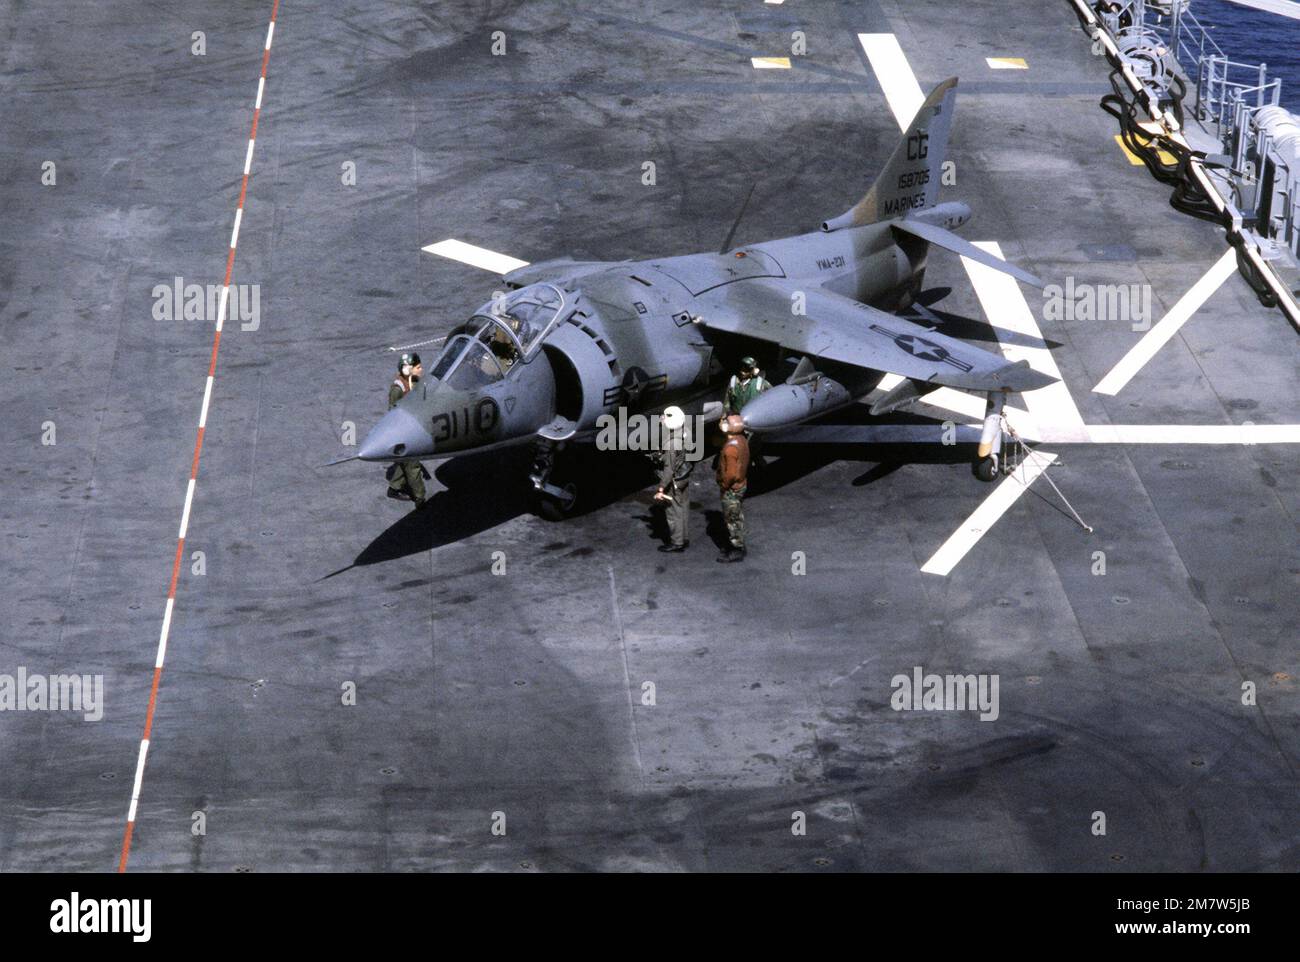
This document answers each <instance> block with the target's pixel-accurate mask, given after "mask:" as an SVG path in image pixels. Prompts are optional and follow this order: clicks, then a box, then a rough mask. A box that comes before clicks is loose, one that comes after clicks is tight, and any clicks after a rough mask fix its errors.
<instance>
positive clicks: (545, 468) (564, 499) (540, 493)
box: [528, 437, 578, 521]
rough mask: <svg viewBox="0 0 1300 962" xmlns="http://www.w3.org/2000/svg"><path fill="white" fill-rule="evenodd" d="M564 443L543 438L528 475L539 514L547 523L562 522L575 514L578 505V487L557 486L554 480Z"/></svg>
mask: <svg viewBox="0 0 1300 962" xmlns="http://www.w3.org/2000/svg"><path fill="white" fill-rule="evenodd" d="M563 444H564V443H563V442H562V441H560V442H557V441H552V440H551V439H549V438H545V437H543V438H541V439H540V440H539V441H538V442H537V453H536V454H535V455H534V457H533V468H532V470H531V471H530V472H529V474H528V480H529V481H531V482H532V485H533V493H534V497H535V499H536V502H537V503H536V508H537V513H538V514H539V515H541V516H542V517H543V518H545V519H546V520H547V521H562V520H564V519H565V518H566V517H568V516H569V515H570V514H572V513H573V509H574V507H575V506H576V505H577V503H578V486H577V485H576V484H574V483H573V482H572V481H568V482H565V483H564V484H556V483H555V481H554V480H553V478H552V475H553V473H554V471H555V461H556V455H557V454H558V453H559V451H560V449H561V448H562V447H563Z"/></svg>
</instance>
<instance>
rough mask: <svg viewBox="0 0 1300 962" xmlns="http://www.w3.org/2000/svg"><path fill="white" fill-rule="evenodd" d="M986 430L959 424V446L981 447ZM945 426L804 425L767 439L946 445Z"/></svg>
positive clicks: (838, 442) (975, 425)
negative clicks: (979, 444) (983, 431)
mask: <svg viewBox="0 0 1300 962" xmlns="http://www.w3.org/2000/svg"><path fill="white" fill-rule="evenodd" d="M982 429H983V428H982V426H981V425H978V424H959V425H957V429H956V442H957V443H958V444H978V443H979V439H980V432H981V431H982ZM943 432H944V428H943V425H942V424H804V425H798V426H796V427H793V428H785V429H783V430H781V431H775V432H773V433H772V434H768V435H764V438H765V439H766V440H767V441H768V442H769V443H771V444H942V443H943Z"/></svg>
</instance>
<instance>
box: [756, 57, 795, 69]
mask: <svg viewBox="0 0 1300 962" xmlns="http://www.w3.org/2000/svg"><path fill="white" fill-rule="evenodd" d="M749 62H750V64H752V65H753V67H754V69H755V70H789V69H790V58H789V57H750V58H749Z"/></svg>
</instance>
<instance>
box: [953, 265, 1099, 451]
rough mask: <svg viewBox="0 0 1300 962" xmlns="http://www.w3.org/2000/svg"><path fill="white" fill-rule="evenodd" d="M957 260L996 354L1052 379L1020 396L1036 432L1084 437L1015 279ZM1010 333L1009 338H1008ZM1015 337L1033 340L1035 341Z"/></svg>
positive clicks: (1076, 411)
mask: <svg viewBox="0 0 1300 962" xmlns="http://www.w3.org/2000/svg"><path fill="white" fill-rule="evenodd" d="M975 246H976V247H978V248H980V249H981V250H985V251H988V252H989V253H990V254H993V255H994V256H996V257H1000V258H1001V257H1002V247H1001V246H1000V245H999V244H998V243H997V242H996V241H976V242H975ZM1003 259H1004V260H1005V258H1003ZM961 263H962V266H963V267H964V268H966V273H967V275H969V277H970V282H971V286H972V287H974V288H975V294H976V296H977V297H978V298H979V301H980V306H981V307H982V308H983V309H984V314H985V316H987V317H988V319H989V321H990V322H991V323H992V324H993V331H994V333H995V334H997V336H998V340H999V341H1001V342H1002V353H1003V354H1004V355H1006V358H1007V360H1009V361H1028V362H1029V366H1030V367H1032V368H1033V369H1034V370H1035V371H1041V372H1042V373H1044V374H1047V375H1049V376H1051V377H1054V378H1057V383H1055V384H1049V385H1048V386H1047V387H1044V388H1039V389H1038V390H1036V391H1027V392H1026V393H1024V394H1022V395H1021V397H1022V398H1024V401H1025V407H1026V408H1028V409H1029V414H1030V416H1031V417H1032V418H1033V420H1034V423H1035V424H1036V425H1037V427H1038V432H1039V436H1040V437H1041V436H1045V435H1046V433H1047V432H1049V431H1051V432H1053V434H1054V435H1056V436H1058V437H1062V436H1063V437H1071V436H1077V437H1078V438H1079V440H1084V439H1085V438H1086V437H1087V432H1086V431H1085V430H1084V425H1083V416H1082V415H1080V414H1079V408H1078V406H1077V405H1076V404H1075V403H1074V398H1073V397H1072V396H1071V395H1070V389H1069V388H1068V387H1067V386H1066V384H1065V380H1064V379H1063V378H1062V377H1061V369H1060V368H1059V367H1057V366H1056V360H1055V358H1053V357H1052V352H1051V350H1050V349H1049V348H1048V347H1047V345H1046V344H1044V343H1042V342H1043V332H1042V330H1041V329H1040V328H1039V327H1038V321H1036V320H1035V319H1034V315H1033V312H1032V311H1030V309H1029V304H1028V302H1027V301H1026V300H1025V295H1024V293H1023V292H1022V291H1021V290H1020V284H1019V282H1018V281H1016V279H1015V278H1014V277H1011V276H1010V275H1008V274H1003V273H1002V272H1001V271H998V270H994V269H993V268H992V267H986V266H985V265H983V264H979V263H976V262H975V261H973V260H970V259H969V258H966V257H963V258H962V259H961ZM1004 335H1005V336H1004ZM1012 336H1014V337H1015V340H1014V341H1013V339H1012ZM1015 341H1034V342H1037V346H1028V345H1026V344H1023V343H1015ZM1017 430H1019V429H1018V428H1017Z"/></svg>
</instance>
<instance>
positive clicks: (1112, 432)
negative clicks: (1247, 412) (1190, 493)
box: [1088, 424, 1300, 445]
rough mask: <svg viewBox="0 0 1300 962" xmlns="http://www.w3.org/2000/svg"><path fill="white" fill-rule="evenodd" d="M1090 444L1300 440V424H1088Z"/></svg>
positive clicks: (1224, 442) (1260, 442)
mask: <svg viewBox="0 0 1300 962" xmlns="http://www.w3.org/2000/svg"><path fill="white" fill-rule="evenodd" d="M1088 435H1089V437H1088V441H1089V443H1091V444H1242V445H1252V444H1300V424H1089V425H1088Z"/></svg>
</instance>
